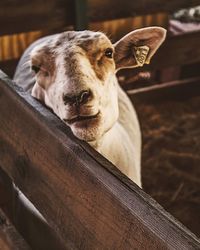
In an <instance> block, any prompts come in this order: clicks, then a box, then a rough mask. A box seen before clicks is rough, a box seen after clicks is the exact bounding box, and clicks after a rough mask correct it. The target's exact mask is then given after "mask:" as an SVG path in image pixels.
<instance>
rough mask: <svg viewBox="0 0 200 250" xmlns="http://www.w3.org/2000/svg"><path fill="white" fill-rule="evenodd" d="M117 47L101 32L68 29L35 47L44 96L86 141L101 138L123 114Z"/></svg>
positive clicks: (38, 89)
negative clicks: (118, 76) (118, 90)
mask: <svg viewBox="0 0 200 250" xmlns="http://www.w3.org/2000/svg"><path fill="white" fill-rule="evenodd" d="M113 55H114V47H113V45H112V43H111V42H110V40H109V39H108V38H107V37H106V36H105V35H104V34H103V33H100V32H91V31H84V32H73V31H72V32H65V33H62V34H60V35H58V36H56V37H55V38H54V39H53V40H50V41H47V42H46V43H44V44H42V45H40V46H39V47H36V48H35V49H34V50H33V51H32V53H31V64H32V69H33V70H34V71H35V73H36V74H35V77H36V84H35V86H34V88H33V90H32V95H33V96H35V97H36V98H38V99H40V100H43V101H44V103H45V104H46V105H47V106H49V107H50V108H51V109H52V110H53V111H54V113H56V114H57V115H58V116H59V117H60V118H61V119H62V120H63V121H64V122H66V123H67V124H68V125H69V126H70V127H71V129H72V131H73V133H74V135H75V136H76V137H78V138H80V139H83V140H85V141H94V140H95V141H96V140H98V139H99V138H100V137H102V135H103V134H104V133H105V132H106V131H108V130H109V129H110V128H111V127H112V126H113V124H114V123H115V122H116V120H117V119H118V100H117V80H116V76H115V62H114V59H113Z"/></svg>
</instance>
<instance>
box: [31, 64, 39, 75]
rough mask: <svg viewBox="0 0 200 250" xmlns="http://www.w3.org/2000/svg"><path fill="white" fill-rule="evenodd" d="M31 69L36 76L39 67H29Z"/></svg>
mask: <svg viewBox="0 0 200 250" xmlns="http://www.w3.org/2000/svg"><path fill="white" fill-rule="evenodd" d="M31 69H32V70H33V71H34V72H35V73H36V74H37V73H38V72H39V71H40V67H39V66H35V65H32V66H31Z"/></svg>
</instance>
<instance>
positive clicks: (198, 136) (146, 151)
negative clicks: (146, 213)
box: [137, 97, 200, 236]
mask: <svg viewBox="0 0 200 250" xmlns="http://www.w3.org/2000/svg"><path fill="white" fill-rule="evenodd" d="M199 107H200V97H195V98H192V99H189V100H187V101H184V102H174V101H173V102H167V103H161V104H160V103H159V104H156V105H148V106H145V105H140V106H139V107H138V108H137V111H138V113H139V119H140V122H141V126H142V131H143V159H142V166H143V172H142V175H143V188H144V190H145V191H146V192H147V193H149V194H150V195H151V196H152V197H153V198H154V199H155V200H157V201H158V202H159V203H160V204H161V205H162V206H163V207H164V208H165V209H166V210H167V211H168V212H170V213H171V214H172V215H173V216H174V217H176V218H177V219H178V220H179V221H181V222H182V223H183V224H184V225H185V226H186V227H188V228H189V229H190V230H191V231H192V232H193V233H195V234H196V235H197V236H200V108H199Z"/></svg>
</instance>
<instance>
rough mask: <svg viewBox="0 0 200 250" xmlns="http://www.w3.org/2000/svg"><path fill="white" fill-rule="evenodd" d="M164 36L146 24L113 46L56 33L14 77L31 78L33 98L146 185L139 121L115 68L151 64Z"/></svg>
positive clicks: (92, 35) (103, 39)
mask: <svg viewBox="0 0 200 250" xmlns="http://www.w3.org/2000/svg"><path fill="white" fill-rule="evenodd" d="M165 35H166V31H165V29H163V28H160V27H149V28H143V29H138V30H135V31H133V32H130V33H129V34H127V35H126V36H124V37H123V38H122V39H121V40H119V41H118V42H117V43H115V44H112V43H111V41H110V40H109V39H108V37H107V36H106V35H105V34H103V33H101V32H92V31H80V32H75V31H68V32H64V33H61V34H56V35H53V36H50V37H46V38H43V39H42V40H40V41H39V42H37V43H36V44H35V45H33V46H32V47H31V49H29V50H28V51H27V52H26V53H25V55H26V56H25V57H24V59H23V60H22V62H21V63H20V65H19V66H18V70H17V73H16V75H15V78H14V79H15V81H16V82H17V83H19V84H20V82H26V83H27V84H28V83H29V82H30V80H31V81H32V82H33V83H34V86H33V88H32V91H31V94H32V96H33V97H35V98H37V99H39V100H40V101H42V102H43V103H44V104H45V105H46V106H48V107H49V108H51V109H52V110H53V112H54V113H55V114H56V115H57V116H59V117H60V119H61V120H63V121H64V122H65V123H66V124H67V125H68V126H70V128H71V130H72V132H73V134H74V135H75V136H76V137H78V138H79V139H81V140H84V141H87V142H88V143H89V144H90V145H91V146H93V147H94V148H95V149H96V150H97V151H99V152H100V153H101V154H102V155H104V156H105V157H106V158H107V159H108V160H110V161H111V162H112V163H113V164H114V165H115V166H116V167H117V168H119V169H120V170H121V172H122V173H124V174H125V175H127V176H128V177H129V178H130V179H131V180H133V181H134V182H135V183H136V184H137V185H138V186H140V187H141V173H140V168H141V167H140V165H141V132H140V127H139V122H138V119H137V115H136V112H135V110H134V108H133V105H132V103H131V102H130V100H129V98H128V96H127V95H126V93H125V92H124V91H123V90H122V89H121V87H120V86H119V84H118V81H117V78H116V72H117V71H118V70H119V69H121V68H132V67H138V66H143V64H145V63H149V62H150V59H151V57H152V56H153V55H154V53H155V52H156V50H157V49H158V47H159V46H160V45H161V44H162V42H163V41H164V39H165ZM29 60H30V62H31V67H32V70H33V71H34V76H31V74H29V75H28V76H26V77H24V78H23V74H24V73H23V71H24V69H23V67H20V66H22V64H24V62H25V61H29ZM30 78H31V79H30ZM22 80H23V81H22ZM31 86H32V85H31Z"/></svg>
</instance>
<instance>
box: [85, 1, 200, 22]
mask: <svg viewBox="0 0 200 250" xmlns="http://www.w3.org/2000/svg"><path fill="white" fill-rule="evenodd" d="M199 4H200V1H199V0H190V1H188V0H175V1H165V0H162V1H161V0H142V1H139V0H137V1H130V0H123V1H121V0H109V1H102V0H88V6H89V10H88V12H89V13H88V16H89V18H90V21H104V20H111V19H118V18H126V17H131V16H136V15H144V14H152V13H158V12H167V13H172V12H174V11H176V10H178V9H181V8H187V7H193V6H196V5H199Z"/></svg>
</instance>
